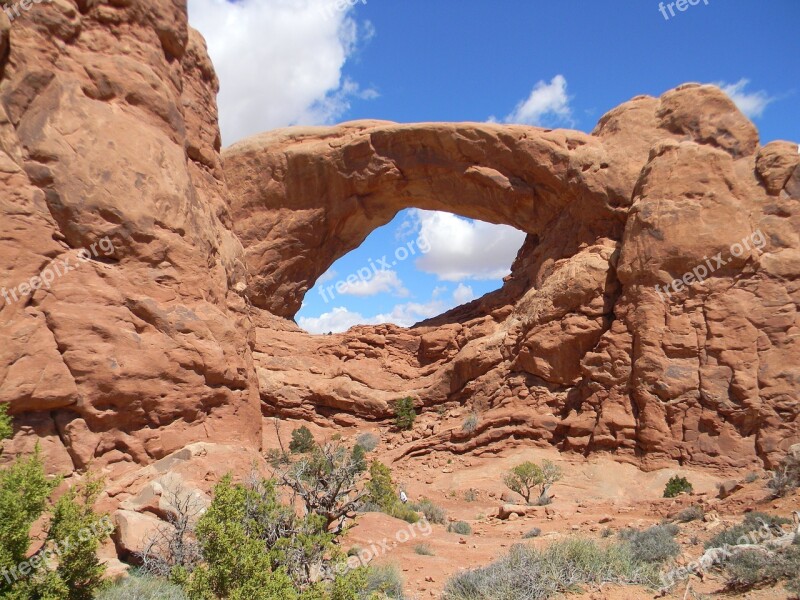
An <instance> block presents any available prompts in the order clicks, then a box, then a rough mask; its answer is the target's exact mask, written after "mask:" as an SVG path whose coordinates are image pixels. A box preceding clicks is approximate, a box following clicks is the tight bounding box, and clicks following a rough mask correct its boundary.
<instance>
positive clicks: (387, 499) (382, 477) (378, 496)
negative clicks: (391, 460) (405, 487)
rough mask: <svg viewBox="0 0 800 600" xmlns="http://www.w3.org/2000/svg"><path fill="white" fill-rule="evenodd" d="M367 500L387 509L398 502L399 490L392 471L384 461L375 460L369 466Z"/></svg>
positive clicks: (382, 508) (383, 509)
mask: <svg viewBox="0 0 800 600" xmlns="http://www.w3.org/2000/svg"><path fill="white" fill-rule="evenodd" d="M366 490H367V495H366V497H365V501H366V502H369V503H371V504H374V505H375V506H378V507H380V509H381V510H382V511H386V510H388V509H390V508H391V507H393V506H394V505H395V504H397V501H398V499H397V490H396V489H395V487H394V481H392V472H391V470H390V469H389V467H387V466H386V465H384V464H383V463H382V462H380V461H377V460H373V461H372V464H371V465H370V467H369V481H368V482H367V487H366Z"/></svg>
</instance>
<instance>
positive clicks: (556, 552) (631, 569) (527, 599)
mask: <svg viewBox="0 0 800 600" xmlns="http://www.w3.org/2000/svg"><path fill="white" fill-rule="evenodd" d="M602 583H619V584H640V585H646V586H651V587H656V586H657V584H658V569H657V568H655V567H654V566H652V565H649V564H646V563H642V562H640V561H638V560H637V559H636V557H635V556H634V555H633V553H632V551H631V549H630V547H629V546H627V545H610V546H600V545H598V544H597V543H595V542H593V541H591V540H586V539H581V538H573V539H569V540H563V541H560V542H556V543H554V544H552V545H550V546H549V547H548V548H546V549H544V550H541V551H540V550H537V549H535V548H533V547H532V546H529V545H522V544H518V545H515V546H512V548H511V550H510V551H509V553H508V554H507V555H506V556H504V557H503V558H501V559H500V560H498V561H496V562H494V563H492V564H491V565H488V566H486V567H482V568H479V569H474V570H471V571H463V572H460V573H458V574H457V575H455V576H453V577H452V578H451V579H450V580H449V581H448V582H447V585H446V586H445V590H444V593H443V595H442V600H546V599H547V598H553V597H555V596H558V595H561V594H566V593H568V592H575V591H576V589H577V588H579V586H581V585H583V584H593V585H600V584H602Z"/></svg>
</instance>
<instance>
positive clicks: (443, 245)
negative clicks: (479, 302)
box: [409, 209, 525, 281]
mask: <svg viewBox="0 0 800 600" xmlns="http://www.w3.org/2000/svg"><path fill="white" fill-rule="evenodd" d="M409 219H410V220H411V221H412V222H413V223H415V225H416V227H417V228H418V230H419V236H420V238H423V239H425V240H427V242H428V244H429V245H430V251H429V252H428V253H426V254H425V255H424V256H422V257H420V258H419V259H417V261H416V262H415V263H414V264H415V266H416V267H417V268H418V269H419V270H421V271H424V272H425V273H431V274H434V275H436V276H437V277H438V278H439V279H440V280H441V281H462V280H465V279H477V280H485V279H502V278H503V277H505V276H506V275H508V274H509V273H510V272H511V263H513V262H514V259H515V258H516V256H517V251H518V250H519V248H520V246H522V243H523V242H524V241H525V234H524V233H523V232H522V231H519V230H518V229H514V228H513V227H509V226H508V225H493V224H491V223H484V222H483V221H470V220H468V219H464V218H461V217H457V216H455V215H453V214H450V213H445V212H435V211H425V210H417V209H413V210H411V211H409Z"/></svg>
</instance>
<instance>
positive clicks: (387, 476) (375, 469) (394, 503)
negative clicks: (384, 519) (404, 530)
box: [361, 460, 419, 523]
mask: <svg viewBox="0 0 800 600" xmlns="http://www.w3.org/2000/svg"><path fill="white" fill-rule="evenodd" d="M369 475H370V480H369V481H368V482H367V485H366V496H365V497H364V503H363V504H362V507H361V510H364V509H365V508H366V507H377V509H378V510H379V511H380V512H384V513H386V514H387V515H391V516H392V517H395V518H396V519H402V520H403V521H406V522H407V523H416V522H417V521H419V515H418V514H417V513H416V511H415V510H414V508H413V505H407V504H403V503H402V502H400V499H399V497H398V494H397V489H396V488H395V485H394V482H393V481H392V472H391V470H390V469H389V467H387V466H386V465H384V464H383V463H381V462H379V461H377V460H374V461H372V465H370V468H369Z"/></svg>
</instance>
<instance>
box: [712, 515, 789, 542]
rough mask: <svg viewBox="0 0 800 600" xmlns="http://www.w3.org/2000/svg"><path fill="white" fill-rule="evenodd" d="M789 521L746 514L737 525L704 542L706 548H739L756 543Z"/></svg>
mask: <svg viewBox="0 0 800 600" xmlns="http://www.w3.org/2000/svg"><path fill="white" fill-rule="evenodd" d="M789 522H790V521H789V519H784V518H782V517H774V516H772V515H768V514H766V513H762V512H751V513H747V515H745V517H744V521H742V522H741V523H740V524H739V525H734V526H733V527H728V528H726V529H724V530H723V531H720V532H719V533H718V534H717V535H715V536H714V537H712V538H711V539H710V540H709V541H708V542H706V548H721V547H723V546H740V545H744V544H752V543H758V542H759V541H761V538H764V537H767V536H768V533H767V532H768V531H769V530H770V529H772V528H776V527H780V526H781V525H785V524H787V523H789Z"/></svg>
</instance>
